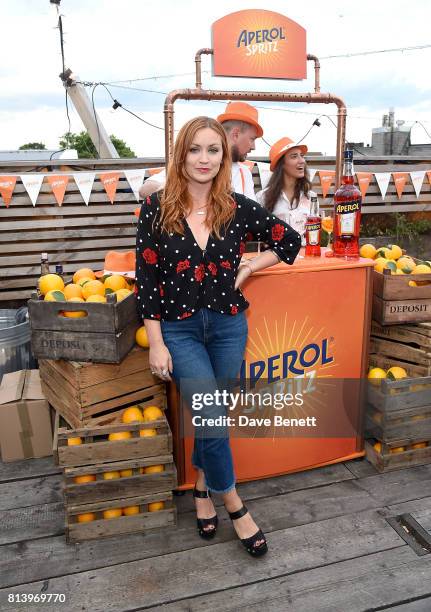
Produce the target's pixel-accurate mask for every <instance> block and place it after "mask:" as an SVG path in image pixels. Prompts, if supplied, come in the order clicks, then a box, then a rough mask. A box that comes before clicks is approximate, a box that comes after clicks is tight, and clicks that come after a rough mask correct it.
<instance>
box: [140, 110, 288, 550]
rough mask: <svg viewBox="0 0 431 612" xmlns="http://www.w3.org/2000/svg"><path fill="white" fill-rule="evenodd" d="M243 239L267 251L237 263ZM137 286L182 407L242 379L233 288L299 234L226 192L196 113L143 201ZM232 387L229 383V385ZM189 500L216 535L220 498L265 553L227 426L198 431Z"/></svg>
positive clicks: (225, 179) (213, 147) (210, 130)
mask: <svg viewBox="0 0 431 612" xmlns="http://www.w3.org/2000/svg"><path fill="white" fill-rule="evenodd" d="M247 240H262V241H264V242H265V243H266V244H268V246H269V249H268V250H267V251H265V252H264V253H261V254H260V255H259V256H258V257H256V258H254V259H252V260H247V261H244V262H241V256H242V253H243V252H244V249H245V242H246V241H247ZM136 244H137V258H136V259H137V263H136V276H137V281H136V286H137V300H138V308H139V310H140V313H141V316H142V318H143V320H144V323H145V328H146V330H147V334H148V339H149V344H150V349H149V361H150V367H151V370H152V371H153V373H154V374H156V375H157V376H159V377H160V378H161V379H162V380H165V381H168V380H171V375H172V378H173V379H174V380H175V382H176V384H177V386H178V388H179V389H180V393H181V396H182V398H183V399H185V402H186V403H187V404H188V407H189V408H190V409H191V410H192V412H193V411H194V410H197V408H194V407H193V396H194V395H196V392H197V391H204V392H208V391H211V392H215V390H216V389H218V388H219V386H220V385H219V382H220V380H223V381H232V380H233V379H235V378H236V377H237V375H238V373H239V370H240V366H241V363H242V360H243V355H244V350H245V344H246V341H247V321H246V317H245V309H246V308H247V307H248V302H247V301H246V299H245V298H244V296H243V295H242V293H241V290H240V286H241V285H242V284H243V283H244V281H245V280H246V279H247V278H248V277H249V276H250V275H251V274H252V273H253V272H256V271H258V270H262V269H264V268H266V267H268V266H272V265H274V264H276V263H277V262H278V261H279V260H282V261H284V262H286V263H288V264H292V263H293V262H294V260H295V257H296V255H297V253H298V251H299V248H300V236H299V235H298V233H297V232H295V231H294V230H292V228H291V227H290V226H288V225H287V224H285V223H283V222H281V221H280V220H279V219H277V218H276V217H274V216H273V215H271V214H269V213H267V212H266V211H265V210H264V209H263V208H262V207H261V206H259V205H258V204H257V203H256V202H254V201H253V200H249V199H248V198H246V197H245V196H243V195H240V194H236V193H232V190H231V158H230V152H229V147H228V144H227V140H226V134H225V131H224V130H223V128H222V126H221V125H220V123H218V122H217V121H215V120H214V119H210V118H209V117H197V118H195V119H192V120H191V121H189V122H188V123H186V124H185V125H184V126H183V127H182V128H181V130H180V132H179V134H178V136H177V140H176V143H175V148H174V154H173V158H172V160H171V162H170V164H169V167H168V174H167V181H166V187H165V190H164V192H163V193H162V194H160V193H155V194H153V195H152V196H150V197H148V198H147V199H146V201H145V202H144V204H143V205H142V209H141V213H140V217H139V222H138V232H137V243H136ZM227 384H229V383H227ZM227 409H228V406H222V407H221V408H219V407H217V406H215V405H213V406H210V407H208V406H204V407H203V408H202V407H200V408H199V412H198V414H199V416H200V417H203V418H205V419H206V418H208V419H210V418H213V417H217V416H220V415H226V411H227ZM197 429H198V428H197V427H195V444H194V450H193V456H192V461H193V465H194V466H195V468H196V469H197V480H196V484H195V488H194V491H193V495H194V497H195V500H196V511H197V517H198V518H197V524H198V531H199V534H200V536H201V537H203V538H206V539H209V538H212V537H214V535H215V533H216V529H217V523H218V519H217V515H216V513H215V508H214V505H213V503H212V500H211V498H210V495H209V492H214V493H219V494H220V495H221V496H222V498H223V501H224V504H225V507H226V509H227V511H228V513H229V516H230V518H231V519H232V521H233V525H234V528H235V530H236V532H237V534H238V536H239V538H240V539H241V541H242V543H243V544H244V546H245V548H246V550H247V551H248V552H249V553H250V554H251V555H253V556H260V555H262V554H264V553H265V552H266V551H267V543H266V539H265V536H264V535H263V533H262V531H261V530H260V529H259V528H258V527H257V525H256V523H255V522H254V521H253V519H252V517H251V515H250V513H249V512H248V511H247V509H246V507H245V506H244V505H243V503H242V501H241V499H240V497H239V495H238V493H237V491H236V487H235V474H234V467H233V461H232V454H231V450H230V445H229V435H228V430H227V428H226V427H218V428H215V430H214V428H213V431H209V429H211V428H208V427H207V428H204V430H203V431H201V430H200V428H199V431H197Z"/></svg>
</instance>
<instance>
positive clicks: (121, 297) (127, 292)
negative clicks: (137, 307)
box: [115, 289, 132, 302]
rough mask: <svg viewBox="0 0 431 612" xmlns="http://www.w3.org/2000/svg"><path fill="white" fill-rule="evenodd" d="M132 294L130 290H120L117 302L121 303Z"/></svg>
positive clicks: (116, 293)
mask: <svg viewBox="0 0 431 612" xmlns="http://www.w3.org/2000/svg"><path fill="white" fill-rule="evenodd" d="M131 294H132V291H130V289H118V291H116V292H115V295H116V296H117V302H121V300H124V298H126V297H127V296H129V295H131Z"/></svg>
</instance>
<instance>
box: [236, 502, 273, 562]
mask: <svg viewBox="0 0 431 612" xmlns="http://www.w3.org/2000/svg"><path fill="white" fill-rule="evenodd" d="M247 512H248V509H247V508H246V506H242V508H240V509H239V510H236V512H229V511H228V514H229V518H230V519H231V521H235V520H236V519H239V518H241V517H242V516H244V515H245V514H247ZM240 540H241V542H242V545H243V546H244V548H245V549H246V551H247V552H248V553H249V554H250V555H252V556H253V557H261V556H262V555H264V554H265V553H266V552H268V545H267V543H266V538H265V536H264V534H263V532H262V530H261V529H259V530H258V531H256V533H255V534H254V535H252V536H251V537H249V538H240ZM258 540H263V542H262V543H261V544H259V546H255V543H256V542H257V541H258Z"/></svg>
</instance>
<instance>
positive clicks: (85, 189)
mask: <svg viewBox="0 0 431 612" xmlns="http://www.w3.org/2000/svg"><path fill="white" fill-rule="evenodd" d="M95 176H96V173H95V172H77V173H76V174H74V175H73V180H74V181H75V183H76V185H77V186H78V189H79V191H80V192H81V195H82V199H83V200H84V202H85V203H86V204H87V206H88V202H89V201H90V195H91V190H92V188H93V183H94V178H95Z"/></svg>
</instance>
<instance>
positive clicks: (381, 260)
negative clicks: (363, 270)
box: [374, 257, 389, 272]
mask: <svg viewBox="0 0 431 612" xmlns="http://www.w3.org/2000/svg"><path fill="white" fill-rule="evenodd" d="M374 261H375V263H374V270H375V271H376V272H383V270H384V269H385V268H386V264H387V263H388V262H389V259H386V258H385V257H377V259H375V260H374Z"/></svg>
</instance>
